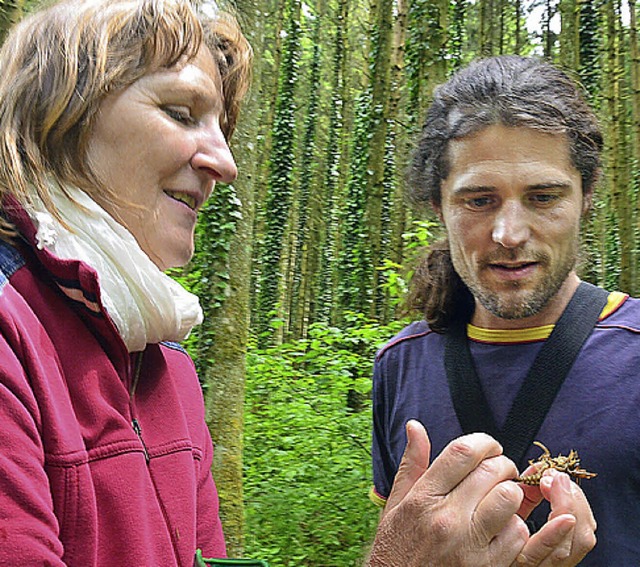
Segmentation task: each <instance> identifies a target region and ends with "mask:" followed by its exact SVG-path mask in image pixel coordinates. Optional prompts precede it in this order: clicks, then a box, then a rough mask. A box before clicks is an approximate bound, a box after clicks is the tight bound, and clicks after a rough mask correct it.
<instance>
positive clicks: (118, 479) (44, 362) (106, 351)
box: [0, 203, 225, 567]
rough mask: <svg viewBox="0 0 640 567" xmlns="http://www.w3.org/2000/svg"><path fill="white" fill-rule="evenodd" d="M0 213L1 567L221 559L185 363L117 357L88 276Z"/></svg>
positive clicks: (153, 355)
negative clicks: (15, 235)
mask: <svg viewBox="0 0 640 567" xmlns="http://www.w3.org/2000/svg"><path fill="white" fill-rule="evenodd" d="M4 214H6V215H8V216H10V217H11V219H12V220H13V221H14V222H15V223H17V225H18V227H19V229H20V231H21V234H22V235H23V241H22V242H20V243H19V244H18V245H16V246H10V245H8V244H6V243H4V242H2V241H0V565H2V566H4V565H8V566H9V565H10V566H13V565H15V566H17V565H46V566H62V565H69V566H72V565H73V566H82V567H88V566H97V567H110V566H114V567H116V566H117V567H126V566H132V567H133V566H139V565H149V566H162V567H168V566H183V567H191V566H192V565H193V561H194V555H195V550H196V547H200V548H201V549H202V550H203V553H204V555H205V556H211V557H224V556H225V547H224V540H223V536H222V528H221V525H220V520H219V517H218V497H217V493H216V489H215V485H214V482H213V479H212V477H211V472H210V468H211V462H212V454H213V447H212V443H211V438H210V436H209V432H208V430H207V427H206V424H205V420H204V405H203V400H202V394H201V391H200V386H199V383H198V380H197V377H196V374H195V370H194V366H193V362H192V361H191V359H190V358H189V357H188V356H187V354H186V353H185V352H184V350H182V349H181V348H180V347H179V346H178V345H173V344H159V345H148V346H147V348H146V349H145V351H144V352H143V353H141V354H139V353H135V354H133V355H130V354H129V353H128V352H127V350H126V348H125V345H124V343H123V342H122V341H121V339H120V337H119V335H118V334H117V332H116V330H115V328H114V326H113V324H112V322H111V320H110V319H109V317H108V316H107V314H106V313H105V311H104V310H103V308H102V305H101V301H100V289H99V286H98V282H97V278H96V275H95V273H94V271H93V270H92V269H91V268H89V267H88V266H87V265H85V264H83V263H81V262H77V261H62V260H60V259H58V258H55V257H54V256H52V255H51V254H50V253H48V252H47V251H46V250H45V251H40V250H37V249H36V248H35V246H34V228H33V226H32V224H31V222H30V221H29V219H28V217H27V216H26V214H25V213H24V211H23V210H22V209H21V208H20V207H19V206H17V205H16V204H15V203H11V206H8V205H7V204H5V206H4ZM139 357H141V358H139ZM138 365H139V366H138ZM136 369H137V370H136ZM136 374H137V378H136ZM136 382H137V384H135V383H136Z"/></svg>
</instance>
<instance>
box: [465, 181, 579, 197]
mask: <svg viewBox="0 0 640 567" xmlns="http://www.w3.org/2000/svg"><path fill="white" fill-rule="evenodd" d="M571 187H572V185H571V183H570V182H568V181H560V180H550V181H544V182H542V183H534V184H532V185H527V187H526V191H541V190H545V189H560V190H562V191H568V190H570V189H571ZM496 190H497V189H496V188H495V187H494V186H493V185H463V186H462V187H456V188H455V189H454V190H453V195H462V196H464V195H473V194H475V193H493V192H495V191H496Z"/></svg>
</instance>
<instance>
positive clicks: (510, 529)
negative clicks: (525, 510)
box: [488, 516, 529, 565]
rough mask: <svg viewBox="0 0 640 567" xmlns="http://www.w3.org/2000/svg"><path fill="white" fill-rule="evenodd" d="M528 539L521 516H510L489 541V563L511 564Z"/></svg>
mask: <svg viewBox="0 0 640 567" xmlns="http://www.w3.org/2000/svg"><path fill="white" fill-rule="evenodd" d="M528 539H529V528H528V527H527V525H526V524H525V523H524V521H523V520H522V518H519V517H518V516H511V518H510V519H509V521H508V522H507V523H506V525H505V526H504V527H503V528H502V530H501V531H500V532H499V533H498V534H497V535H496V536H495V537H494V538H493V539H492V540H491V541H490V542H489V547H488V549H489V554H490V556H491V558H492V561H491V565H511V564H512V563H514V562H515V559H516V557H517V556H518V555H519V554H520V552H521V550H522V548H523V547H524V545H525V544H526V543H527V541H528Z"/></svg>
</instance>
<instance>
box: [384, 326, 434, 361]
mask: <svg viewBox="0 0 640 567" xmlns="http://www.w3.org/2000/svg"><path fill="white" fill-rule="evenodd" d="M434 334H435V332H434V331H433V330H432V329H431V328H430V327H429V325H428V323H427V322H426V321H414V322H413V323H411V324H409V325H407V326H406V327H405V328H404V329H402V330H401V331H400V332H399V333H398V334H397V335H395V336H394V337H393V338H392V339H390V340H389V341H388V342H387V343H386V344H385V345H384V346H383V347H382V348H381V349H380V350H379V351H378V353H377V355H376V361H378V360H380V359H381V358H382V357H383V356H385V355H386V354H387V353H389V352H391V351H394V352H395V351H397V350H399V349H403V350H406V349H416V348H418V349H419V348H421V347H424V346H425V341H426V340H428V338H429V337H430V336H433V335H434Z"/></svg>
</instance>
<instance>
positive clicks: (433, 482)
mask: <svg viewBox="0 0 640 567" xmlns="http://www.w3.org/2000/svg"><path fill="white" fill-rule="evenodd" d="M407 439H408V442H407V447H406V449H405V453H404V456H403V459H402V462H401V464H400V467H399V469H398V473H397V475H396V478H395V481H394V485H393V489H392V491H391V494H390V495H389V498H388V500H387V505H386V507H385V510H384V512H383V513H382V516H381V520H380V525H379V526H378V531H377V534H376V538H375V540H374V543H373V546H372V549H371V553H370V556H369V559H368V561H367V567H428V566H437V567H464V566H473V567H483V566H486V567H507V566H514V567H517V566H526V567H533V566H541V567H547V566H552V565H558V566H562V567H570V566H573V565H576V564H577V563H578V562H579V561H580V560H581V559H582V558H583V557H584V556H585V555H586V554H587V553H588V552H589V551H590V550H591V549H592V548H593V546H594V545H595V536H594V531H595V521H594V519H593V515H592V514H591V509H590V507H589V504H588V502H587V500H586V498H585V497H584V494H583V493H582V491H581V490H580V489H579V487H578V486H577V485H575V483H572V482H571V481H570V480H569V478H568V477H567V476H566V475H565V474H561V473H558V472H557V471H548V472H545V475H544V476H543V480H542V482H541V485H540V487H539V488H538V487H529V486H525V487H521V486H519V485H517V484H516V483H515V482H513V481H512V480H511V479H513V478H515V477H516V476H517V471H516V467H515V465H514V464H513V463H512V462H511V461H510V460H509V459H507V458H506V457H505V456H503V455H502V447H501V446H500V444H499V443H498V442H497V441H495V440H494V439H493V438H491V437H489V436H488V435H485V434H482V433H474V434H472V435H466V436H464V437H460V438H458V439H456V440H454V441H452V442H451V443H450V444H449V445H448V446H447V447H446V448H445V449H444V450H443V451H442V454H441V455H439V456H438V458H437V459H436V460H435V461H434V462H433V464H431V466H430V465H429V459H430V450H431V445H430V442H429V438H428V436H427V433H426V431H425V430H424V427H422V425H421V424H419V423H418V422H416V421H410V422H409V423H408V424H407ZM542 498H546V499H547V500H549V502H550V503H551V509H552V511H551V514H550V516H549V521H548V522H547V524H545V526H544V527H543V528H542V529H541V530H540V531H539V532H538V533H536V534H535V535H533V536H531V537H529V531H528V528H527V526H526V525H525V523H524V520H523V518H526V517H527V516H528V515H529V513H530V512H531V511H532V510H533V509H534V508H535V507H536V506H537V505H538V504H539V502H540V501H541V500H542Z"/></svg>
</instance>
